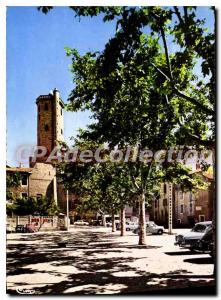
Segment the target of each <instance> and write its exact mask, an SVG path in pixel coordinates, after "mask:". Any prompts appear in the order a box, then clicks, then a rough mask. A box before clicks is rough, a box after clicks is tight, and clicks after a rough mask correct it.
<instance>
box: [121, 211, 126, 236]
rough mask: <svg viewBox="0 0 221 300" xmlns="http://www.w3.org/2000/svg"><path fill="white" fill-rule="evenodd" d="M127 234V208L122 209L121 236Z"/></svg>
mask: <svg viewBox="0 0 221 300" xmlns="http://www.w3.org/2000/svg"><path fill="white" fill-rule="evenodd" d="M125 234H126V227H125V206H123V207H122V208H121V211H120V235H121V236H124V235H125Z"/></svg>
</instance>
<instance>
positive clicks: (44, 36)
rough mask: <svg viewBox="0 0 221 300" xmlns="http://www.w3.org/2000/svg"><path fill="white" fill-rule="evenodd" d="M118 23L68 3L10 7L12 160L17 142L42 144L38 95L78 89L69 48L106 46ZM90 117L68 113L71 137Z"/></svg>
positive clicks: (63, 94) (82, 50)
mask: <svg viewBox="0 0 221 300" xmlns="http://www.w3.org/2000/svg"><path fill="white" fill-rule="evenodd" d="M200 16H203V17H206V18H207V25H208V27H211V26H213V18H212V14H211V13H208V9H207V8H201V9H200ZM114 31H115V22H106V23H103V21H102V17H101V16H98V17H96V18H82V19H81V21H80V22H79V19H78V18H74V14H73V12H72V11H71V10H70V9H68V8H65V7H59V8H55V9H54V10H52V11H50V13H48V14H47V15H44V14H42V13H41V12H39V11H38V10H37V8H36V7H9V8H8V9H7V163H8V164H9V165H18V162H17V161H16V160H15V151H16V149H17V147H19V146H20V145H24V144H33V145H35V144H36V140H37V120H36V104H35V100H36V98H37V97H38V96H39V95H40V94H48V93H49V91H50V90H52V89H54V88H55V87H56V88H58V89H59V90H60V93H61V97H62V99H63V100H64V102H66V99H67V97H68V95H69V94H70V92H71V90H72V88H73V82H72V74H71V73H70V71H69V70H68V66H69V64H70V62H71V61H70V58H68V57H66V55H65V51H64V47H65V46H69V47H72V48H76V49H78V51H79V52H80V53H81V54H83V53H85V52H86V51H89V50H90V51H97V50H102V49H103V48H104V45H105V42H106V41H107V40H108V39H109V38H110V37H111V36H113V35H114ZM89 122H90V119H89V113H87V112H84V113H83V112H79V113H71V112H65V114H64V127H65V128H64V134H65V140H66V141H68V138H69V137H71V136H73V135H76V132H77V130H78V128H80V127H85V126H86V124H88V123H89Z"/></svg>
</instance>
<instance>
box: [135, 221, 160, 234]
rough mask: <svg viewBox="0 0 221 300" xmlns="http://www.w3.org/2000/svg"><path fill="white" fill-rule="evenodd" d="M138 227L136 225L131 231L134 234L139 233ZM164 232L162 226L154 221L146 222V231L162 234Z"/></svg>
mask: <svg viewBox="0 0 221 300" xmlns="http://www.w3.org/2000/svg"><path fill="white" fill-rule="evenodd" d="M139 231H140V228H139V226H138V228H136V229H134V230H133V233H135V234H139ZM163 232H164V227H163V226H158V225H157V224H155V223H154V222H152V221H150V222H147V223H146V233H152V234H160V235H161V234H163Z"/></svg>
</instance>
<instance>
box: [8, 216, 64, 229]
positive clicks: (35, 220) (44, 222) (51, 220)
mask: <svg viewBox="0 0 221 300" xmlns="http://www.w3.org/2000/svg"><path fill="white" fill-rule="evenodd" d="M58 219H59V218H58V217H57V216H53V217H51V216H14V217H7V224H8V225H9V226H11V227H13V228H15V227H16V226H17V225H26V224H33V225H34V226H36V228H37V229H38V230H47V229H56V228H58V224H60V223H61V222H60V220H58Z"/></svg>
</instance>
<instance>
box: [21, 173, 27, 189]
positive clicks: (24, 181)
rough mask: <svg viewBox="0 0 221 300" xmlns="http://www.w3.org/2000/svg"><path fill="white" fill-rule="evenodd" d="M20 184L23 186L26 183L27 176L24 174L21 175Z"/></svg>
mask: <svg viewBox="0 0 221 300" xmlns="http://www.w3.org/2000/svg"><path fill="white" fill-rule="evenodd" d="M21 185H24V186H27V185H28V176H27V175H26V174H22V175H21Z"/></svg>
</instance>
